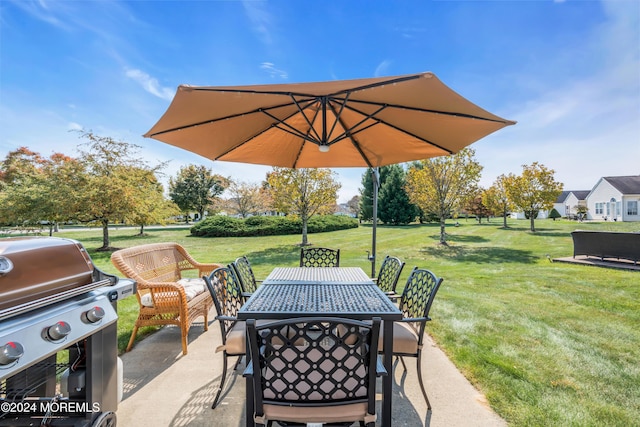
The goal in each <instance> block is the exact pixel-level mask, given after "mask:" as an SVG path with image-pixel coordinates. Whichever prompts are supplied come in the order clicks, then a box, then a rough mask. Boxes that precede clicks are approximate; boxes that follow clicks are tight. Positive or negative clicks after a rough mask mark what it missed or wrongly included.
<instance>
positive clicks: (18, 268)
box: [0, 237, 96, 310]
mask: <svg viewBox="0 0 640 427" xmlns="http://www.w3.org/2000/svg"><path fill="white" fill-rule="evenodd" d="M95 270H96V269H95V267H94V265H93V262H92V261H91V258H90V257H89V254H88V253H87V251H86V250H85V249H84V247H82V244H80V242H77V241H75V240H71V239H62V238H57V237H15V238H6V239H0V310H5V309H7V308H11V307H14V306H18V305H22V304H26V303H29V302H31V301H35V300H39V299H43V298H48V297H51V296H53V295H56V294H59V293H63V292H65V291H69V290H71V289H74V288H78V287H82V286H84V285H87V284H90V283H92V282H93V281H94V271H95Z"/></svg>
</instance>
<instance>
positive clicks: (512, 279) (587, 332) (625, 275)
mask: <svg viewBox="0 0 640 427" xmlns="http://www.w3.org/2000/svg"><path fill="white" fill-rule="evenodd" d="M501 225H502V221H501V220H497V219H496V220H492V222H491V223H483V224H478V223H477V222H475V221H474V220H468V221H465V220H464V219H463V220H460V227H453V226H450V227H447V231H448V233H449V235H448V239H449V242H450V246H449V247H444V246H440V245H438V233H439V228H438V225H436V224H427V225H410V226H401V227H385V226H381V227H378V239H377V240H378V258H379V262H378V267H379V266H380V262H381V260H382V258H383V257H384V255H386V254H390V255H395V256H398V257H400V258H401V259H403V260H404V261H405V262H406V267H405V270H404V271H403V274H402V276H401V278H400V283H401V284H402V283H404V281H405V280H406V278H407V276H408V274H409V271H410V270H411V268H413V266H419V267H423V268H428V269H430V270H432V271H433V272H434V273H436V274H437V275H438V276H441V277H443V278H444V283H443V285H442V287H441V289H440V292H439V294H438V296H437V298H436V300H435V303H434V305H433V309H432V312H431V314H432V318H433V321H432V322H430V324H429V325H428V326H429V327H428V333H429V334H431V335H432V336H433V337H434V340H435V341H436V342H437V343H438V345H439V346H441V347H442V348H443V350H444V351H445V352H446V353H447V355H448V356H449V357H450V358H451V359H452V360H453V362H454V363H455V364H456V365H457V366H458V368H459V369H460V370H461V371H462V372H463V373H464V374H465V375H466V376H467V378H469V379H470V380H471V382H473V383H474V384H475V385H476V387H477V388H478V389H479V390H480V391H481V392H483V393H484V394H485V395H486V396H487V398H488V400H489V402H490V404H491V406H492V408H494V410H495V411H496V412H497V413H498V414H500V415H501V416H502V417H504V418H505V419H506V420H507V421H508V422H509V424H510V425H514V426H524V425H526V426H538V425H540V426H543V425H544V426H548V425H561V426H602V425H606V426H630V425H639V424H640V421H639V420H640V345H639V344H640V272H633V271H631V272H630V271H622V270H614V269H605V268H598V267H589V266H580V265H573V264H564V263H557V262H555V263H553V262H550V261H549V259H548V256H549V257H550V258H556V257H564V256H571V254H572V242H571V237H570V234H569V233H570V232H571V231H572V230H574V229H588V230H591V229H593V230H616V231H640V224H638V223H635V224H634V223H611V222H608V223H607V222H603V223H576V222H569V221H566V220H560V221H551V220H539V221H536V228H537V232H535V233H531V232H530V231H528V226H529V224H528V221H516V220H513V221H511V222H510V223H509V225H510V228H508V229H503V228H502V227H501ZM136 233H137V230H134V229H120V230H118V229H113V230H111V237H112V241H111V244H112V246H115V247H120V248H123V247H129V246H134V245H138V244H142V243H151V242H159V241H176V242H179V243H181V244H182V245H184V246H185V247H186V248H187V250H188V251H189V252H190V253H191V254H193V255H194V257H195V258H196V259H198V260H200V261H203V262H219V263H229V262H231V261H233V260H234V259H235V258H237V257H238V256H240V255H247V256H248V257H249V259H250V260H251V263H252V265H253V266H254V270H255V273H256V276H257V277H258V278H262V277H264V276H266V275H267V274H268V272H269V271H270V270H271V269H272V268H273V267H275V266H287V265H289V266H294V265H297V263H298V259H299V250H300V249H299V247H298V246H297V244H298V243H299V242H300V236H279V237H273V236H270V237H255V238H196V237H190V236H189V231H188V229H187V228H183V229H176V228H166V229H159V230H148V231H147V233H148V235H147V236H144V237H138V236H135V234H136ZM56 235H58V236H60V237H71V238H75V239H78V240H80V241H81V242H82V243H83V244H84V245H85V247H86V248H87V249H88V250H89V252H90V253H91V256H92V257H93V259H94V262H95V263H96V264H97V265H98V266H99V267H100V268H102V269H104V270H105V271H107V272H110V273H116V270H115V269H114V267H113V266H112V265H111V263H110V261H109V255H110V254H109V253H98V252H95V248H97V247H98V246H100V245H101V243H102V242H101V238H102V234H101V230H99V229H93V230H87V231H81V232H77V231H61V232H60V233H57V234H56ZM309 237H310V242H311V243H312V244H315V245H318V246H328V247H334V248H340V249H341V256H340V258H341V265H343V266H360V267H362V268H363V269H364V270H365V271H366V272H370V271H371V267H370V263H369V262H368V261H367V258H366V255H367V254H366V251H367V250H368V249H369V248H370V246H371V227H370V226H367V225H364V226H361V227H360V228H358V229H352V230H346V231H338V232H331V233H321V234H313V235H310V236H309ZM137 309H138V308H137V303H136V301H135V300H134V299H133V298H129V299H127V300H125V301H123V302H121V303H120V305H119V314H120V321H119V329H120V331H119V348H120V349H121V350H122V349H123V348H124V346H125V345H126V342H127V340H128V338H129V334H130V331H131V328H132V323H133V321H134V320H135V317H136V314H137ZM147 332H149V331H147ZM143 336H144V335H142V337H143ZM212 351H213V350H212ZM426 375H429V373H428V372H427V373H426ZM434 375H437V373H435V374H434Z"/></svg>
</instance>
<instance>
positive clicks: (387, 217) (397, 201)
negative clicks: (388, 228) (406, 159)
mask: <svg viewBox="0 0 640 427" xmlns="http://www.w3.org/2000/svg"><path fill="white" fill-rule="evenodd" d="M381 169H385V182H384V184H383V185H382V187H381V188H380V193H379V195H378V217H379V218H380V220H381V221H382V222H383V223H385V224H393V225H398V224H408V223H410V222H412V221H413V220H414V219H415V218H416V215H418V210H417V208H416V207H415V206H414V205H413V204H412V203H411V201H409V196H408V195H407V192H406V190H405V189H404V186H405V176H406V173H405V171H404V169H402V166H400V165H390V166H383V167H382V168H381Z"/></svg>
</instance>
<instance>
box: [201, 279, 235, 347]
mask: <svg viewBox="0 0 640 427" xmlns="http://www.w3.org/2000/svg"><path fill="white" fill-rule="evenodd" d="M204 281H205V284H206V285H207V288H208V289H209V292H210V293H211V297H212V298H213V305H214V306H215V307H216V312H217V313H218V316H228V317H230V318H235V317H236V316H237V314H238V311H239V310H240V307H242V304H243V303H244V299H243V298H242V290H241V289H240V284H239V283H238V279H237V278H236V275H235V273H234V272H233V269H232V268H231V267H220V268H216V269H215V270H213V271H212V272H211V274H210V275H209V276H204ZM220 323H221V325H223V326H224V331H223V336H224V335H225V334H226V332H228V331H230V330H231V328H232V327H233V324H234V323H235V320H220Z"/></svg>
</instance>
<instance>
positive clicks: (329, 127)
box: [144, 72, 515, 275]
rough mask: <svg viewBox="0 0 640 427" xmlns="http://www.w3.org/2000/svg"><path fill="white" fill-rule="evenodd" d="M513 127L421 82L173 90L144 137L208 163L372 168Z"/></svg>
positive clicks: (432, 82)
mask: <svg viewBox="0 0 640 427" xmlns="http://www.w3.org/2000/svg"><path fill="white" fill-rule="evenodd" d="M512 124H515V122H513V121H510V120H506V119H503V118H501V117H498V116H496V115H494V114H492V113H490V112H488V111H486V110H484V109H482V108H480V107H479V106H477V105H475V104H473V103H472V102H470V101H468V100H467V99H465V98H463V97H462V96H460V95H459V94H457V93H456V92H455V91H453V90H452V89H450V88H449V87H447V86H446V85H445V84H444V83H442V82H441V81H440V80H439V79H438V78H437V77H436V76H435V75H434V74H433V73H428V72H427V73H419V74H411V75H404V76H396V77H376V78H368V79H357V80H337V81H328V82H316V83H291V84H272V85H253V86H217V87H216V86H188V85H181V86H179V87H178V91H177V93H176V95H175V97H174V99H173V101H172V102H171V105H170V106H169V108H168V109H167V111H166V112H165V113H164V115H163V116H162V117H161V118H160V120H158V122H157V123H156V124H155V125H154V126H153V127H152V128H151V130H149V131H148V132H147V133H146V134H145V135H144V136H145V137H149V138H154V139H157V140H159V141H162V142H165V143H168V144H171V145H174V146H177V147H181V148H183V149H186V150H188V151H191V152H193V153H196V154H199V155H201V156H204V157H207V158H209V159H212V160H221V161H229V162H241V163H253V164H261V165H269V166H280V167H289V168H318V167H328V168H338V167H369V168H377V167H379V166H384V165H390V164H394V163H402V162H408V161H412V160H421V159H426V158H431V157H436V156H444V155H449V154H453V153H457V152H458V151H460V150H461V149H463V148H464V147H466V146H467V145H469V144H471V143H473V142H475V141H477V140H478V139H480V138H483V137H485V136H487V135H489V134H491V133H493V132H495V131H497V130H499V129H501V128H503V127H505V126H508V125H512ZM376 194H377V191H374V198H375V195H376ZM375 211H376V204H375V203H374V214H375V213H376V212H375ZM374 218H375V216H374ZM373 223H374V237H373V245H372V246H373V247H372V256H373V260H372V275H373V274H374V272H375V224H376V221H374V222H373Z"/></svg>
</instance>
